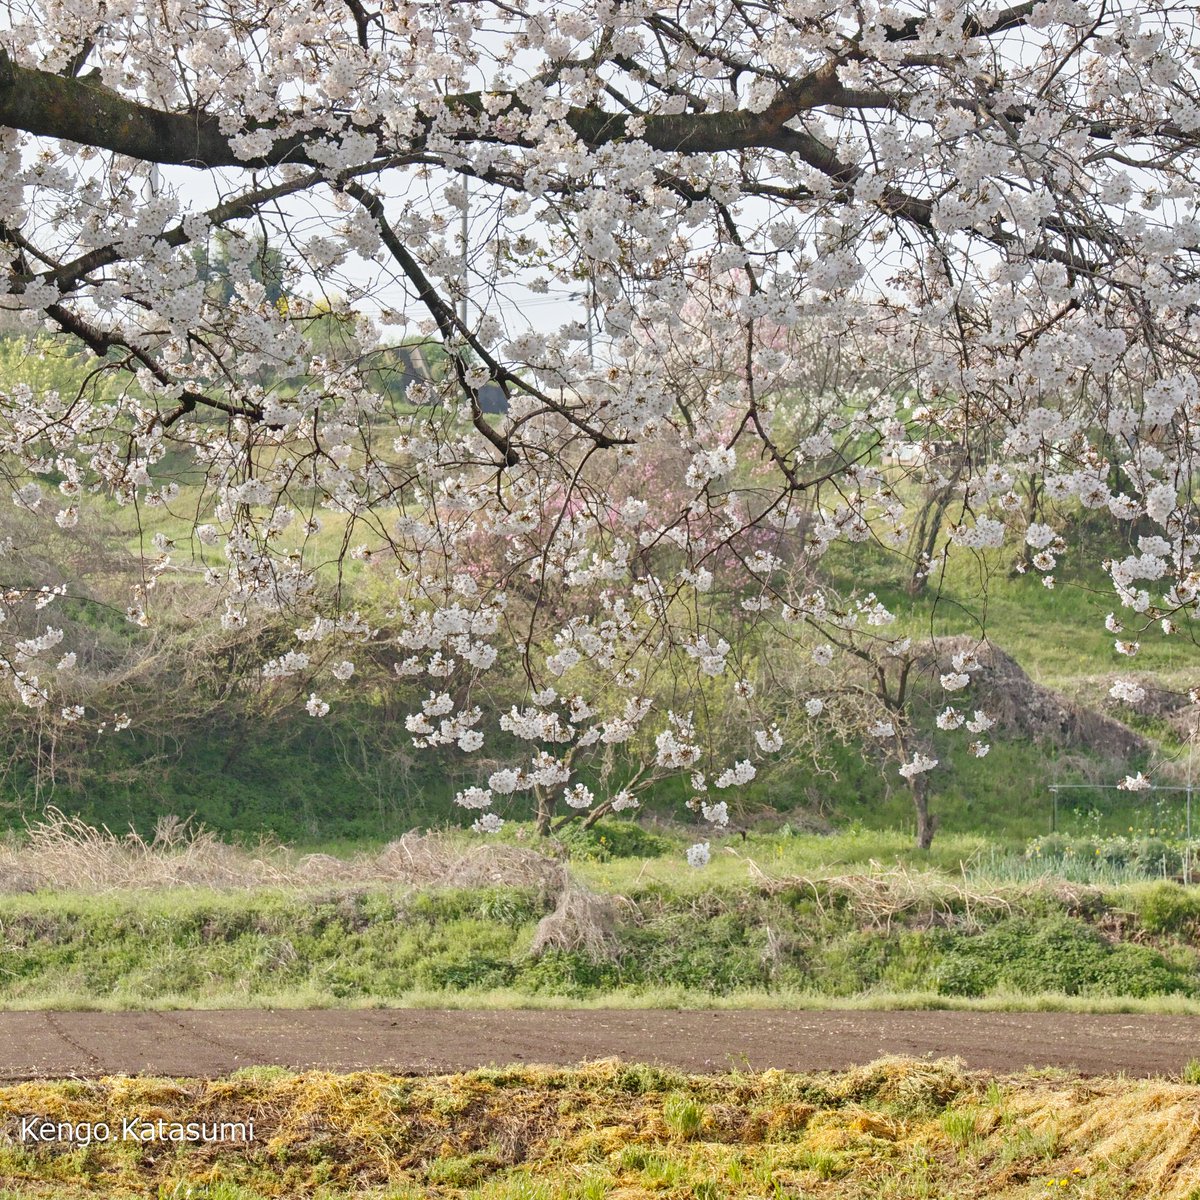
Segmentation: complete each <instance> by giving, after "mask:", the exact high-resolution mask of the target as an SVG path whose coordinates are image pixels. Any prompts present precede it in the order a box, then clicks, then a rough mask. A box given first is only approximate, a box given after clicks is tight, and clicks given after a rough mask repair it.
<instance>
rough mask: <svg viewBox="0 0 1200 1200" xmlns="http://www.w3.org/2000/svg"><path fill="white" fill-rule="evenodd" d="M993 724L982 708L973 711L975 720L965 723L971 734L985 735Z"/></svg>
mask: <svg viewBox="0 0 1200 1200" xmlns="http://www.w3.org/2000/svg"><path fill="white" fill-rule="evenodd" d="M995 723H996V722H995V721H994V720H993V719H992V718H991V717H989V716H988V715H987V713H985V712H984V711H983V709H982V708H977V709H976V710H975V719H974V720H973V721H968V722H967V728H968V729H969V730H970V731H971V732H972V733H986V732H987V731H988V730H989V729H991V727H992V726H993V725H995Z"/></svg>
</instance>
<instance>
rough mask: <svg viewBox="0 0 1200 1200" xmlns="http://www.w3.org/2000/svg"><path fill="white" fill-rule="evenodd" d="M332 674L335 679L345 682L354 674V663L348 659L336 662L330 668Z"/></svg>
mask: <svg viewBox="0 0 1200 1200" xmlns="http://www.w3.org/2000/svg"><path fill="white" fill-rule="evenodd" d="M330 674H331V675H332V676H333V677H334V679H336V680H338V681H339V682H341V683H345V682H346V680H347V679H349V678H350V676H351V675H353V674H354V664H353V663H352V662H350V661H349V660H348V659H343V660H342V661H341V662H340V663H335V664H334V665H333V666H332V667H331V668H330Z"/></svg>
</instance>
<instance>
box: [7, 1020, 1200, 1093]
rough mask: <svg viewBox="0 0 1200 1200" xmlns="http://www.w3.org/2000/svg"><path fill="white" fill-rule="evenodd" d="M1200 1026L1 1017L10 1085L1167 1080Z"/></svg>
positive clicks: (1197, 1046)
mask: <svg viewBox="0 0 1200 1200" xmlns="http://www.w3.org/2000/svg"><path fill="white" fill-rule="evenodd" d="M1198 1035H1200V1018H1197V1017H1178V1016H1143V1015H1136V1016H1134V1015H1077V1014H1068V1013H977V1012H857V1011H834V1012H781V1011H776V1010H763V1009H758V1010H744V1009H743V1010H739V1011H727V1012H692V1011H689V1012H670V1011H663V1010H647V1011H640V1012H639V1011H630V1012H624V1011H621V1012H618V1011H600V1010H597V1011H575V1012H570V1011H555V1012H532V1011H520V1010H518V1011H503V1012H496V1011H479V1012H470V1011H462V1012H445V1011H438V1010H425V1009H371V1010H355V1011H349V1010H323V1011H266V1010H261V1011H259V1010H246V1011H211V1012H137V1013H132V1012H131V1013H91V1012H71V1013H64V1012H55V1013H51V1012H5V1013H0V1082H12V1081H15V1080H24V1079H58V1078H64V1077H67V1076H85V1077H97V1076H103V1075H117V1074H129V1075H138V1074H150V1075H167V1076H196V1077H210V1078H211V1077H215V1076H218V1075H224V1074H227V1073H228V1072H230V1071H235V1070H238V1069H240V1068H242V1067H249V1066H254V1065H275V1066H282V1067H288V1068H292V1069H296V1070H309V1069H323V1070H331V1071H355V1070H362V1069H369V1068H374V1069H380V1070H387V1071H393V1072H398V1073H402V1074H438V1073H444V1072H453V1071H465V1070H471V1069H474V1068H477V1067H483V1066H492V1065H511V1064H516V1063H544V1064H548V1065H550V1064H553V1065H568V1064H574V1063H579V1062H583V1061H586V1060H591V1059H600V1058H609V1057H617V1058H621V1059H625V1060H628V1061H638V1062H650V1063H656V1064H659V1065H662V1066H673V1067H677V1068H680V1069H683V1070H688V1071H697V1072H716V1071H728V1070H742V1071H764V1070H767V1069H769V1068H779V1069H782V1070H790V1071H814V1070H840V1069H844V1068H847V1067H850V1066H853V1065H856V1064H862V1063H868V1062H871V1061H873V1060H875V1059H877V1058H880V1057H881V1056H883V1055H889V1054H901V1055H910V1056H916V1057H920V1056H925V1055H931V1056H934V1057H939V1058H940V1057H944V1056H947V1055H954V1056H957V1057H960V1058H962V1059H963V1061H964V1062H965V1064H966V1066H967V1067H968V1068H972V1069H981V1070H993V1071H1000V1072H1011V1071H1018V1070H1021V1069H1022V1068H1025V1067H1029V1066H1032V1067H1061V1068H1065V1069H1068V1070H1074V1071H1078V1072H1080V1073H1081V1074H1084V1075H1113V1074H1117V1073H1119V1072H1124V1073H1126V1074H1128V1075H1138V1076H1148V1075H1171V1074H1177V1073H1178V1072H1180V1071H1181V1070H1182V1069H1183V1067H1184V1065H1185V1064H1186V1063H1187V1062H1188V1060H1189V1059H1191V1058H1193V1057H1196V1056H1197V1055H1198V1054H1200V1038H1198Z"/></svg>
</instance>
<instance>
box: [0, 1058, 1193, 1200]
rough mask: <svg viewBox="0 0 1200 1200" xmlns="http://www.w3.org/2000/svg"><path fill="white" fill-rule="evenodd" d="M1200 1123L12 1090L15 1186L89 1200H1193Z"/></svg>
mask: <svg viewBox="0 0 1200 1200" xmlns="http://www.w3.org/2000/svg"><path fill="white" fill-rule="evenodd" d="M1198 1103H1200V1089H1198V1088H1196V1087H1192V1086H1188V1085H1185V1084H1182V1083H1177V1082H1166V1081H1162V1080H1148V1081H1130V1080H1119V1079H1102V1080H1095V1079H1092V1080H1076V1079H1070V1078H1066V1077H1064V1076H1062V1075H1057V1076H1054V1075H1049V1074H1046V1073H1042V1074H1029V1075H1025V1076H1020V1077H1016V1078H1013V1079H1007V1080H990V1079H988V1078H986V1077H984V1076H981V1075H972V1074H968V1073H966V1072H964V1071H963V1069H962V1067H961V1064H959V1063H957V1062H954V1061H942V1062H935V1063H930V1062H918V1061H913V1060H905V1059H894V1058H893V1059H885V1060H881V1061H880V1062H877V1063H873V1064H871V1065H869V1066H866V1067H863V1068H859V1069H858V1070H855V1071H851V1072H847V1073H845V1074H842V1075H836V1074H835V1075H829V1074H825V1075H790V1074H787V1073H785V1072H780V1071H769V1072H766V1073H764V1074H761V1075H738V1074H734V1075H723V1076H684V1075H680V1074H678V1073H676V1072H672V1071H664V1070H659V1069H657V1068H654V1067H644V1066H630V1065H624V1064H621V1063H617V1062H611V1061H610V1062H603V1063H595V1064H591V1065H589V1066H586V1067H583V1068H579V1069H575V1070H553V1071H552V1070H546V1069H539V1068H529V1067H518V1068H511V1069H507V1070H492V1071H478V1072H474V1073H472V1074H469V1075H457V1076H444V1077H439V1078H428V1079H412V1078H399V1077H395V1076H389V1075H383V1074H377V1073H360V1074H355V1075H347V1076H336V1075H329V1074H323V1073H311V1074H305V1075H293V1074H289V1073H286V1072H281V1071H277V1070H270V1069H264V1070H257V1071H255V1070H251V1071H248V1072H243V1073H240V1074H238V1075H235V1076H232V1077H230V1078H227V1079H223V1080H214V1081H205V1082H199V1081H186V1080H183V1081H180V1080H174V1081H165V1080H154V1079H126V1078H113V1079H104V1080H99V1081H95V1082H86V1081H73V1082H69V1083H63V1084H55V1083H31V1084H21V1085H16V1086H10V1087H6V1088H3V1089H0V1186H2V1185H4V1184H8V1185H9V1186H12V1185H14V1184H15V1185H17V1186H19V1187H20V1188H21V1193H20V1194H23V1195H24V1194H29V1195H34V1194H50V1193H49V1189H50V1188H52V1187H54V1186H55V1185H58V1186H61V1187H63V1189H64V1190H63V1192H62V1193H61V1194H64V1195H66V1194H69V1195H72V1196H80V1197H89V1198H90V1197H93V1196H127V1195H134V1194H136V1195H142V1196H144V1195H160V1196H179V1195H197V1196H204V1195H207V1194H208V1193H207V1192H205V1191H203V1190H200V1188H202V1187H204V1186H206V1185H207V1186H209V1187H212V1186H214V1185H219V1184H224V1185H228V1184H229V1183H232V1182H234V1181H236V1183H237V1184H238V1185H240V1186H241V1187H242V1188H244V1189H246V1190H245V1191H244V1192H243V1191H238V1192H237V1193H236V1194H237V1196H238V1197H239V1198H242V1197H246V1196H248V1197H258V1196H272V1197H276V1196H278V1197H283V1196H302V1195H304V1196H308V1195H313V1194H316V1193H317V1192H318V1191H320V1194H322V1195H325V1196H330V1197H343V1196H350V1195H355V1196H365V1195H380V1194H386V1195H388V1196H396V1195H399V1196H404V1197H410V1196H411V1197H416V1196H421V1197H430V1198H438V1200H468V1198H469V1200H476V1198H478V1200H510V1198H512V1200H516V1198H517V1197H528V1196H539V1197H540V1196H544V1197H546V1198H547V1200H549V1198H551V1197H553V1198H554V1200H559V1198H564V1200H599V1198H609V1200H651V1198H653V1197H665V1198H669V1197H676V1198H678V1200H683V1198H685V1197H688V1198H691V1200H695V1198H696V1197H715V1198H719V1200H759V1198H761V1197H766V1196H787V1197H799V1196H803V1197H809V1198H813V1200H815V1198H817V1197H820V1198H821V1200H834V1198H835V1197H836V1198H837V1200H868V1198H870V1200H917V1198H921V1197H924V1198H927V1200H929V1198H938V1200H951V1198H954V1200H983V1198H985V1197H987V1198H989V1200H1028V1198H1032V1197H1036V1196H1046V1195H1048V1194H1053V1195H1056V1196H1069V1197H1073V1198H1075V1200H1110V1198H1111V1200H1116V1198H1117V1197H1124V1198H1126V1200H1129V1198H1145V1200H1150V1198H1151V1197H1153V1198H1154V1200H1194V1197H1195V1196H1196V1194H1197V1192H1196V1189H1197V1188H1200V1127H1198V1119H1197V1105H1198ZM685 1107H686V1109H687V1113H688V1117H689V1120H688V1135H687V1136H686V1137H682V1136H680V1134H679V1129H678V1126H679V1124H680V1122H679V1120H678V1119H677V1118H678V1112H679V1111H681V1110H682V1109H683V1108H685ZM31 1113H36V1114H38V1115H40V1116H44V1117H46V1118H48V1119H50V1120H55V1121H57V1120H65V1121H72V1122H81V1121H90V1122H94V1121H107V1122H109V1123H110V1124H119V1122H120V1119H121V1118H122V1117H124V1116H128V1115H130V1114H133V1113H138V1114H142V1115H146V1116H150V1117H151V1118H157V1117H162V1118H163V1119H165V1120H167V1121H172V1120H200V1119H203V1120H206V1121H213V1120H225V1121H232V1120H244V1119H246V1118H247V1117H249V1116H253V1117H254V1119H255V1128H256V1134H257V1141H256V1143H255V1144H254V1145H252V1146H250V1147H249V1148H247V1147H244V1146H229V1147H224V1148H219V1147H212V1146H209V1147H182V1148H180V1149H178V1150H176V1151H172V1152H169V1153H162V1152H161V1151H159V1150H156V1149H155V1148H153V1147H136V1146H135V1147H129V1146H120V1145H116V1146H114V1145H108V1144H105V1145H94V1146H93V1147H92V1148H91V1150H90V1151H89V1152H87V1153H86V1154H84V1155H80V1154H79V1153H78V1152H76V1153H74V1154H72V1153H71V1152H70V1151H69V1150H68V1149H67V1148H65V1147H61V1146H58V1147H55V1146H45V1147H40V1148H30V1147H27V1146H26V1147H21V1146H19V1145H15V1144H13V1143H11V1142H10V1143H8V1144H7V1145H6V1144H5V1137H4V1135H5V1134H6V1133H7V1134H9V1135H10V1136H11V1135H12V1134H13V1133H14V1131H15V1129H16V1127H17V1124H18V1122H19V1117H20V1115H22V1114H31ZM673 1118H674V1119H673ZM68 1188H69V1191H67V1189H68ZM189 1188H196V1189H197V1190H195V1191H188V1190H187V1189H189ZM385 1188H386V1189H388V1190H387V1191H386V1193H385V1192H383V1191H382V1189H385ZM221 1194H222V1195H225V1194H227V1193H225V1192H222V1193H221Z"/></svg>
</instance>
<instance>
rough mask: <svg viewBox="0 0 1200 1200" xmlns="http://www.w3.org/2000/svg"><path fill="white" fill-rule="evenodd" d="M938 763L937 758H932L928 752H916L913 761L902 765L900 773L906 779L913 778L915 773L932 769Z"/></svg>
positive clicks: (918, 773)
mask: <svg viewBox="0 0 1200 1200" xmlns="http://www.w3.org/2000/svg"><path fill="white" fill-rule="evenodd" d="M937 765H938V760H937V759H936V758H930V757H929V756H928V755H926V754H914V755H913V758H912V761H911V762H906V763H904V764H903V765H902V766H901V767H900V774H901V775H903V776H904V778H905V779H912V778H913V776H914V775H920V774H922V773H923V772H925V771H932V770H933V768H934V767H936V766H937Z"/></svg>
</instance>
